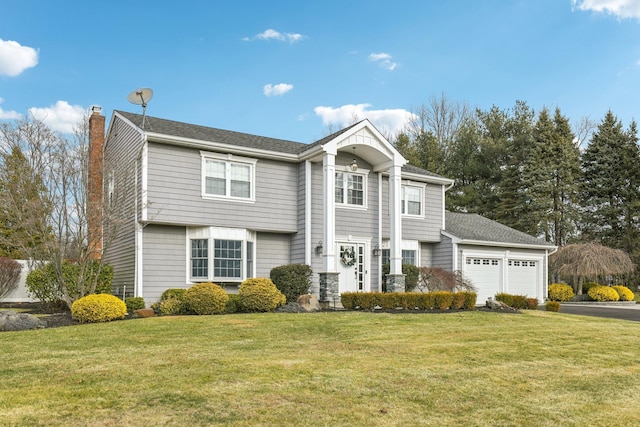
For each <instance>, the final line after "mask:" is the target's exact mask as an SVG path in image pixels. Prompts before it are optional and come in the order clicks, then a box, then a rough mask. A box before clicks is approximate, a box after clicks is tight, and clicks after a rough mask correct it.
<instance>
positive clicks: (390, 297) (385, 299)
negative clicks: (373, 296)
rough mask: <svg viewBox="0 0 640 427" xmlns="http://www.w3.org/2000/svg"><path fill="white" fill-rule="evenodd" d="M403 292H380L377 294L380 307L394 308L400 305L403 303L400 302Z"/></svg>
mask: <svg viewBox="0 0 640 427" xmlns="http://www.w3.org/2000/svg"><path fill="white" fill-rule="evenodd" d="M401 295H402V294H399V293H395V292H393V293H378V294H377V296H378V298H377V304H376V305H379V306H380V308H382V309H384V310H392V309H394V308H396V307H400V306H401V305H402V304H401V303H400V298H399V297H400V296H401Z"/></svg>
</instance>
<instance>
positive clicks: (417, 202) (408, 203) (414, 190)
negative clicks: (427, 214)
mask: <svg viewBox="0 0 640 427" xmlns="http://www.w3.org/2000/svg"><path fill="white" fill-rule="evenodd" d="M401 191H402V214H403V215H411V216H424V211H423V206H424V187H421V186H413V185H403V186H402V190H401Z"/></svg>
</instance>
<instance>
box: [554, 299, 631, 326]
mask: <svg viewBox="0 0 640 427" xmlns="http://www.w3.org/2000/svg"><path fill="white" fill-rule="evenodd" d="M560 313H565V314H580V315H583V316H595V317H608V318H611V319H621V320H631V321H634V322H640V304H632V305H622V306H610V305H590V304H571V303H561V304H560Z"/></svg>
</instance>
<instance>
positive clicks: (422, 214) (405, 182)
mask: <svg viewBox="0 0 640 427" xmlns="http://www.w3.org/2000/svg"><path fill="white" fill-rule="evenodd" d="M407 187H409V188H416V189H418V190H420V213H419V214H418V215H415V214H410V213H407V212H408V206H406V200H405V203H402V191H403V189H404V188H407ZM426 189H427V184H426V183H424V182H415V181H409V180H403V181H402V183H401V185H400V204H401V207H400V209H401V210H400V212H402V209H404V211H405V212H404V213H403V214H402V217H403V218H413V219H424V217H425V211H426V209H425V201H426V198H427V197H426Z"/></svg>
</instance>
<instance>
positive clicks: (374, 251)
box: [373, 245, 380, 256]
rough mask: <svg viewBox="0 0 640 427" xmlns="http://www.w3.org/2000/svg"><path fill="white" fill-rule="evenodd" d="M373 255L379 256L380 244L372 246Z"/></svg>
mask: <svg viewBox="0 0 640 427" xmlns="http://www.w3.org/2000/svg"><path fill="white" fill-rule="evenodd" d="M373 256H380V245H376V247H375V248H373Z"/></svg>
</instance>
